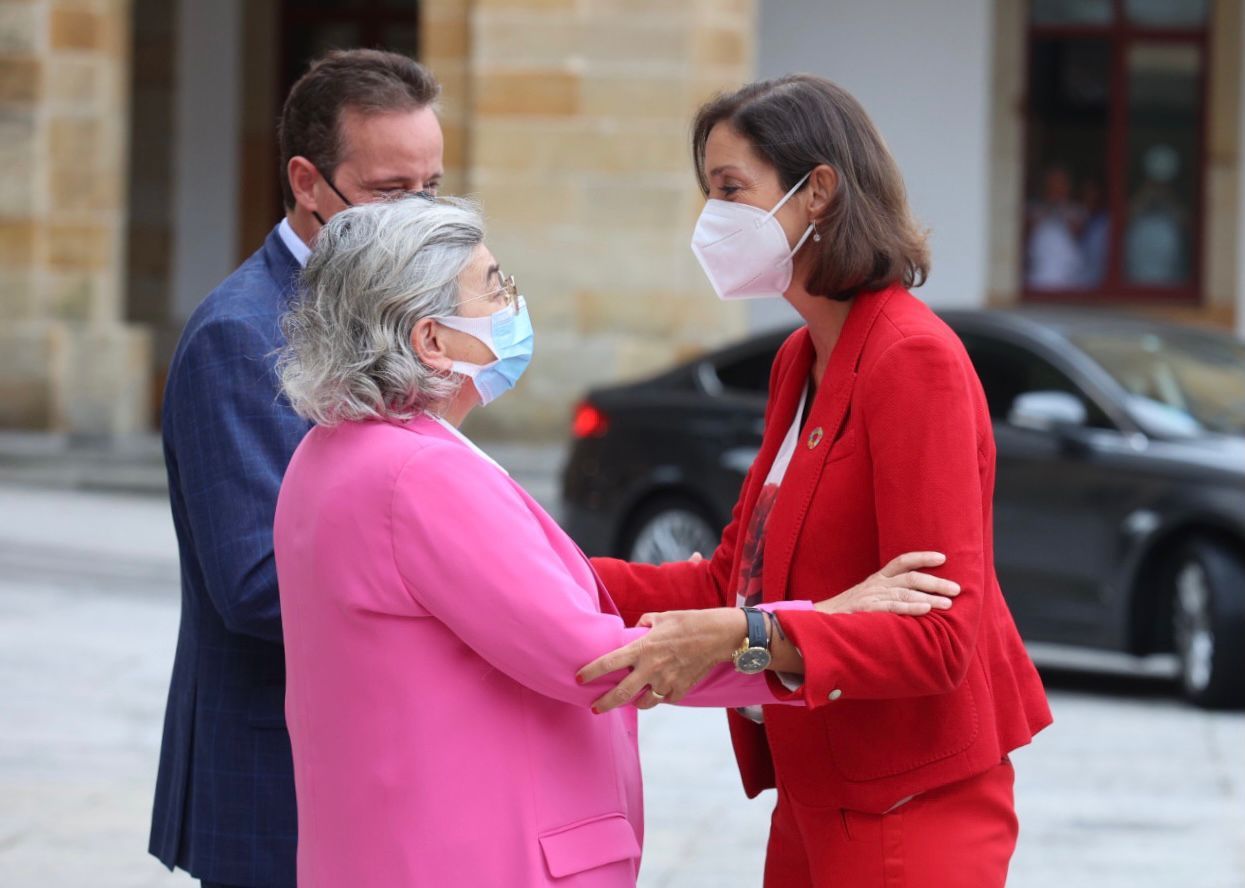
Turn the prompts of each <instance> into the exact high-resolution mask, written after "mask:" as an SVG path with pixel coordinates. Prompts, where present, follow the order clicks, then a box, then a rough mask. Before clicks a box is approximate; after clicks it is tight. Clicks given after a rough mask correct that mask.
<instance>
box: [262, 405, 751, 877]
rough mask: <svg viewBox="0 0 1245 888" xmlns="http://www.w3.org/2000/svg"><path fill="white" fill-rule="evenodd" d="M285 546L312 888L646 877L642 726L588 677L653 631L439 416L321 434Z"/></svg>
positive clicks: (293, 466) (297, 746)
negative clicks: (601, 701)
mask: <svg viewBox="0 0 1245 888" xmlns="http://www.w3.org/2000/svg"><path fill="white" fill-rule="evenodd" d="M274 532H275V546H276V559H277V572H278V578H279V583H280V589H281V611H282V620H283V625H284V634H285V655H286V666H287V687H286V703H285V708H286V718H287V721H288V724H289V730H290V739H291V741H292V743H293V751H294V777H295V786H296V789H297V794H298V832H299V841H298V884H299V886H300V888H341V886H345V885H349V886H351V888H366V886H376V888H398V886H406V885H412V886H415V885H419V886H423V885H437V886H458V885H462V886H472V888H489V886H498V888H502V886H505V888H516V886H544V885H548V886H558V888H623V886H633V885H634V884H635V880H636V875H637V872H638V868H639V859H640V844H641V840H642V833H643V814H642V798H641V781H640V763H639V759H638V750H637V746H636V712H635V710H634V709H633V708H630V707H624V708H623V709H620V710H616V711H613V712H610V713H607V714H605V715H600V716H598V715H593V714H592V712H591V711H590V709H589V704H590V703H591V702H592V701H593V700H594V699H596V698H597V697H598V696H600V695H601V694H602V693H603V692H604V691H605V690H606V689H607V688H608V687H609V686H610V683H609V682H607V681H605V680H603V681H601V682H598V683H596V684H594V685H589V686H580V685H578V684H576V682H575V672H576V670H578V669H579V668H580V667H581V666H583V665H584V664H586V663H588V662H589V661H591V660H593V659H595V658H596V657H598V656H599V655H601V654H602V653H605V652H606V651H609V650H612V649H613V648H616V647H618V646H619V645H621V644H623V643H625V642H627V641H629V640H631V639H633V638H635V637H637V636H638V635H640V634H642V633H643V631H644V630H637V629H627V628H624V626H623V623H622V620H621V619H620V618H619V617H618V612H617V609H616V608H615V607H614V605H613V602H612V601H611V600H610V597H609V595H608V594H607V592H606V591H605V588H604V587H603V586H602V585H601V583H600V581H599V580H598V579H597V576H596V574H595V573H594V572H593V570H592V568H591V566H590V565H589V563H588V561H587V559H585V558H584V556H583V554H582V553H581V552H580V551H579V549H578V548H577V547H576V546H575V544H574V543H573V542H572V541H571V540H570V539H569V538H568V537H567V536H566V534H564V533H563V532H562V530H561V529H560V528H559V527H558V525H557V524H556V523H555V522H554V521H553V519H551V518H550V517H549V516H548V515H547V514H546V513H545V512H544V510H543V509H541V507H540V506H539V505H537V504H536V502H535V501H533V500H532V499H531V498H530V497H529V496H528V495H527V494H526V493H525V492H524V491H523V489H522V488H521V487H520V486H519V485H518V484H516V483H515V482H514V481H512V480H511V479H510V478H509V477H508V476H506V475H505V473H503V472H502V471H501V470H499V469H498V468H497V467H496V466H494V465H492V464H490V463H489V462H488V461H486V460H485V459H483V458H482V457H480V456H479V455H478V454H477V453H475V452H473V450H472V449H471V448H470V447H469V446H468V445H467V444H466V443H464V442H463V441H462V440H460V439H459V438H457V437H456V436H454V435H453V434H452V433H451V432H450V431H449V430H447V429H445V428H444V427H442V426H440V425H438V424H437V423H436V422H434V421H432V420H430V419H427V418H423V417H421V418H418V419H415V420H412V421H410V422H407V423H401V424H399V423H383V422H368V423H348V424H345V425H342V426H338V427H336V428H331V429H328V428H315V429H313V430H312V431H311V433H310V434H308V435H307V437H306V438H305V439H304V440H303V442H302V444H301V445H300V446H299V448H298V450H297V452H296V453H295V454H294V458H293V460H292V461H291V462H290V466H289V469H288V471H287V473H286V475H285V480H284V482H283V484H282V486H281V494H280V498H279V500H278V502H277V513H276V523H275V531H274ZM773 701H774V698H773V695H772V693H771V692H770V690H769V689H768V687H767V685H766V682H765V681H764V680H763V679H762V678H760V677H745V676H741V675H738V674H736V673H735V671H734V670H733V668H731V667H730V666H729V665H726V666H723V667H720V668H719V669H717V670H715V671H714V672H713V673H712V674H711V675H710V676H709V677H708V678H707V679H706V680H705V681H704V682H703V683H702V684H701V685H699V686H698V687H697V689H696V691H695V693H694V694H693V695H692V696H691V697H690V698H689V701H688V702H689V703H692V704H694V705H702V706H735V705H744V704H753V703H771V702H773Z"/></svg>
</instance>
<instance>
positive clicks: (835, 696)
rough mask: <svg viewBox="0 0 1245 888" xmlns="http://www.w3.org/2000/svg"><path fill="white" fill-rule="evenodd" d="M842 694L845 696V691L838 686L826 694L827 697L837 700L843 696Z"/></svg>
mask: <svg viewBox="0 0 1245 888" xmlns="http://www.w3.org/2000/svg"><path fill="white" fill-rule="evenodd" d="M842 696H843V692H842V691H840V690H839V689H838V688H835V689H834V690H833V691H831V692H830V693H828V694H826V697H827V698H829V699H831V700H837V699H839V698H840V697H842Z"/></svg>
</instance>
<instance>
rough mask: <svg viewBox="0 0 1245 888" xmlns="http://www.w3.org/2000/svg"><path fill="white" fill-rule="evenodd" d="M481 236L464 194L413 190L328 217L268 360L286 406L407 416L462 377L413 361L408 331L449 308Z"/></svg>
mask: <svg viewBox="0 0 1245 888" xmlns="http://www.w3.org/2000/svg"><path fill="white" fill-rule="evenodd" d="M483 242H484V220H483V218H482V216H481V215H480V211H479V208H478V207H477V206H476V205H475V204H474V203H472V202H470V201H466V200H461V199H455V198H448V197H443V198H430V197H426V196H423V195H412V196H409V197H403V198H399V199H396V200H388V201H380V202H377V203H370V204H364V205H360V206H357V207H353V208H351V209H348V210H345V211H343V212H341V213H338V214H337V215H335V216H334V217H333V218H332V219H330V220H329V223H328V224H327V225H326V226H324V228H322V229H321V230H320V233H319V234H318V235H317V236H316V243H315V249H314V250H312V253H311V258H310V260H309V261H308V262H307V268H306V269H305V270H304V271H303V274H302V277H301V290H302V293H301V299H300V300H299V301H297V302H296V303H295V306H294V308H293V309H292V310H291V311H290V312H289V314H287V315H286V316H285V317H284V318H283V319H282V327H283V329H284V332H285V338H286V345H285V347H284V348H283V349H281V351H280V354H279V355H278V358H277V372H278V375H279V376H280V379H281V388H282V390H283V391H284V392H285V396H286V397H287V398H288V399H289V402H290V405H291V406H292V407H293V408H294V411H295V412H296V413H298V415H299V416H301V417H303V418H304V419H309V420H311V421H312V422H314V423H317V424H318V425H325V426H332V425H337V424H338V423H341V422H350V421H354V420H366V419H399V420H404V419H410V418H411V417H412V416H415V415H416V414H418V413H420V412H422V411H425V410H430V411H433V412H435V411H436V409H437V408H438V407H439V406H440V405H441V404H443V403H444V402H445V401H446V400H448V399H449V398H450V397H452V396H453V395H454V394H455V392H457V390H458V388H459V386H460V385H461V384H462V380H461V379H460V378H458V377H456V376H451V375H448V374H444V373H441V372H439V371H437V370H434V369H432V368H430V367H428V366H426V365H425V364H424V363H423V362H421V361H420V360H419V357H418V356H417V355H416V354H415V350H414V349H413V348H412V347H411V333H412V331H413V330H414V328H415V324H416V323H417V322H419V321H420V320H421V319H423V318H427V317H435V316H438V315H453V314H455V313H456V312H457V308H458V276H459V275H460V274H462V272H463V270H464V269H465V268H466V267H467V265H468V264H469V263H470V262H471V258H472V254H473V253H474V251H475V248H476V247H478V246H479V245H480V244H482V243H483Z"/></svg>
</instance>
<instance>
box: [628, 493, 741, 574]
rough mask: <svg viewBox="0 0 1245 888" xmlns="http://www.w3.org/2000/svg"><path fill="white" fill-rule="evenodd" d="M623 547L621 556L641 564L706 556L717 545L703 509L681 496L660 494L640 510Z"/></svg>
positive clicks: (632, 521)
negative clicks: (662, 495) (663, 495)
mask: <svg viewBox="0 0 1245 888" xmlns="http://www.w3.org/2000/svg"><path fill="white" fill-rule="evenodd" d="M630 526H631V531H630V532H629V533H628V534H627V539H626V540H625V542H624V545H623V547H622V550H623V557H624V558H626V559H627V560H628V561H637V562H640V563H642V564H665V563H666V562H667V561H686V560H687V559H689V558H691V557H692V555H693V554H694V553H696V552H700V553H701V554H702V555H704V556H705V557H706V558H708V557H709V555H710V554H711V553H712V552H713V550H714V549H715V548H716V547H717V545H718V531H717V530H716V529H715V528H714V525H713V522H712V521H710V520H709V518H708V516H707V515H706V514H705V511H704V509H702V508H701V507H700V506H699V505H697V504H696V503H694V502H692V501H691V500H689V499H686V498H684V497H662V498H661V499H659V500H655V501H653V502H651V503H649V504H648V505H646V506H644V507H643V508H641V509H640V511H639V512H637V513H636V515H635V517H634V518H632V520H631V523H630Z"/></svg>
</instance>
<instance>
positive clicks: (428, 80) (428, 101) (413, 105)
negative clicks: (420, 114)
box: [277, 49, 441, 209]
mask: <svg viewBox="0 0 1245 888" xmlns="http://www.w3.org/2000/svg"><path fill="white" fill-rule="evenodd" d="M440 94H441V85H440V84H439V83H437V80H436V78H435V77H433V76H432V74H431V73H430V72H429V71H428V69H427V68H425V67H424V66H423V65H421V64H419V63H418V62H416V61H414V60H413V59H411V58H409V57H407V56H404V55H401V54H399V53H396V52H385V51H383V50H379V49H338V50H333V51H332V52H329V53H326V54H325V55H323V56H321V57H320V58H319V59H317V60H316V61H314V62H312V63H311V67H310V68H309V69H308V70H307V73H306V74H304V75H303V76H302V77H300V78H298V81H297V82H296V83H295V84H294V86H293V87H291V89H290V94H289V95H288V96H287V97H286V99H285V106H284V107H283V108H282V109H281V124H280V126H279V127H278V129H277V141H278V142H279V143H280V146H281V194H282V195H283V197H284V199H285V207H286V209H290V208H292V207H293V206H294V193H293V192H292V191H291V190H290V180H289V168H290V158H291V157H305V158H307V159H308V160H310V161H311V162H312V163H314V164H315V165H316V169H318V170H319V171H320V173H321V175H324V176H332V175H333V173H334V171H335V170H336V169H337V165H338V164H339V163H341V161H342V153H343V151H344V150H345V147H346V146H345V145H344V144H343V142H342V133H341V118H342V112H343V111H345V110H346V109H347V108H349V109H351V110H353V111H358V112H359V113H361V114H385V113H388V112H392V111H418V110H419V109H420V108H424V107H427V106H428V105H432V104H433V103H435V102H436V100H437V97H438V96H439V95H440Z"/></svg>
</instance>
